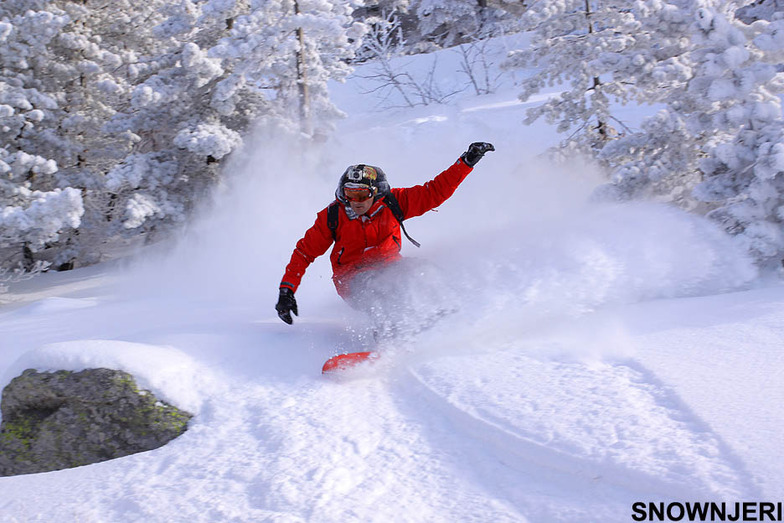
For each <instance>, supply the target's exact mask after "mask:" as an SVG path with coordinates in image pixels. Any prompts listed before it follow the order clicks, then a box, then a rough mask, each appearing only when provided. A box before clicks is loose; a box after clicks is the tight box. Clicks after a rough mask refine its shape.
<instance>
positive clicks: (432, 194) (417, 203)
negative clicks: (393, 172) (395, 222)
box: [392, 160, 473, 219]
mask: <svg viewBox="0 0 784 523" xmlns="http://www.w3.org/2000/svg"><path fill="white" fill-rule="evenodd" d="M472 170H473V169H472V168H471V167H469V166H467V165H466V164H464V163H463V161H462V160H457V161H456V162H455V163H453V164H452V165H451V166H450V167H449V168H448V169H447V170H445V171H443V172H442V173H441V174H439V175H438V176H436V177H435V178H433V179H432V180H430V181H429V182H427V183H425V184H424V185H416V186H414V187H408V188H405V189H392V192H393V193H394V194H395V197H396V198H397V200H398V202H400V208H401V210H402V211H403V217H404V219H408V218H413V217H415V216H421V215H422V214H425V213H426V212H427V211H429V210H431V209H435V208H436V207H438V206H439V205H441V204H442V203H444V202H445V201H447V200H448V199H449V198H450V197H451V196H452V195H453V194H454V193H455V191H456V190H457V187H458V186H459V185H460V184H461V183H462V182H463V180H465V178H466V176H468V173H470V172H471V171H472Z"/></svg>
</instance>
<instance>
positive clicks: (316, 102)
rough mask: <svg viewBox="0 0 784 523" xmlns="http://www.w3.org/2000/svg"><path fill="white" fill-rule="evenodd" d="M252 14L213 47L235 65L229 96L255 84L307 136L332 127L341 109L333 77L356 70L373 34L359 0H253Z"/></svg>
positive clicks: (274, 112)
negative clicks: (330, 87) (332, 96)
mask: <svg viewBox="0 0 784 523" xmlns="http://www.w3.org/2000/svg"><path fill="white" fill-rule="evenodd" d="M249 4H250V5H249V9H248V11H247V13H246V14H243V15H242V16H239V17H237V19H236V20H235V22H234V24H233V27H232V29H231V31H229V32H228V34H226V35H225V36H224V37H223V38H221V39H220V41H219V42H218V43H217V44H216V45H215V46H213V47H212V48H211V49H210V50H209V56H211V57H215V58H220V59H221V60H222V62H221V63H222V64H224V67H226V68H228V69H230V71H231V72H230V74H228V75H227V78H226V79H225V81H223V82H222V84H221V88H222V92H223V95H222V96H224V97H225V98H226V100H225V102H226V103H231V98H230V97H227V96H226V95H228V94H231V93H235V92H237V90H238V89H240V88H242V87H244V86H253V87H255V88H256V89H257V92H258V93H260V94H261V95H262V99H261V103H263V104H264V107H265V110H266V114H267V117H269V118H276V119H277V120H279V121H287V122H291V123H292V124H296V125H298V126H299V128H300V129H301V130H302V131H303V132H305V134H314V133H315V134H320V133H324V132H325V131H326V130H328V129H330V128H331V121H333V120H334V119H335V118H336V117H337V116H339V114H340V113H339V112H338V111H337V110H336V108H335V107H334V105H333V104H332V103H331V102H330V100H329V93H328V91H327V82H328V81H329V80H342V79H344V78H345V77H346V76H347V75H348V74H349V72H350V67H349V65H348V63H349V62H350V61H351V60H352V59H353V58H354V55H355V52H356V50H357V49H358V47H359V46H360V44H361V41H362V37H363V35H364V32H365V26H364V24H362V23H360V22H357V21H355V20H354V19H353V18H352V13H353V11H354V8H355V7H356V5H357V4H358V2H345V1H339V0H251V1H250V3H249Z"/></svg>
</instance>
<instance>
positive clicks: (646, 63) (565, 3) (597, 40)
mask: <svg viewBox="0 0 784 523" xmlns="http://www.w3.org/2000/svg"><path fill="white" fill-rule="evenodd" d="M680 3H681V2H679V1H678V0H671V1H667V0H639V1H635V2H628V1H626V0H554V1H548V2H534V3H533V4H531V5H530V7H529V8H528V10H527V11H526V12H525V14H524V15H523V17H522V19H523V23H524V25H525V26H526V27H527V28H528V29H529V30H530V31H531V34H532V41H531V46H530V48H528V49H524V50H519V51H516V52H513V53H512V54H511V55H510V58H509V60H508V61H507V63H506V66H507V67H508V68H521V69H524V70H526V71H529V74H528V77H527V78H526V79H525V80H524V81H523V82H522V87H523V91H522V92H521V93H520V99H521V100H522V101H528V100H530V99H531V98H532V97H534V96H535V95H537V94H539V93H540V92H541V91H542V89H544V88H546V87H552V86H554V85H559V86H563V88H564V90H563V91H562V92H561V93H559V94H558V95H555V96H553V97H551V98H549V99H548V100H546V101H545V102H543V103H541V104H539V105H537V106H535V107H533V108H532V109H530V110H529V112H528V116H527V119H526V122H527V123H532V122H534V121H536V120H537V119H539V118H545V119H546V120H547V121H548V122H550V123H555V124H557V129H558V131H559V132H562V133H569V135H568V137H567V138H566V139H565V140H564V142H563V143H562V147H563V148H564V149H566V150H568V151H571V153H587V154H590V155H595V154H597V153H598V151H600V150H601V149H602V148H603V147H604V146H605V145H606V144H607V143H608V142H609V141H610V140H611V139H612V138H614V137H615V136H616V135H617V134H618V132H624V131H625V130H626V129H625V125H624V123H623V122H622V121H620V120H619V119H618V118H617V117H616V116H615V114H614V113H613V104H614V103H626V102H629V101H636V102H638V103H645V102H648V101H649V100H650V96H651V93H653V92H656V91H657V90H658V89H661V88H662V86H666V85H668V84H672V83H673V82H675V83H677V82H679V81H682V80H681V79H680V76H681V71H680V70H679V64H678V62H677V57H678V56H679V55H681V54H682V53H683V52H684V51H685V49H686V46H687V45H688V42H686V41H685V40H684V38H683V33H682V32H680V31H681V30H682V29H683V27H685V21H684V19H683V13H682V11H681V6H680V5H679V4H680ZM531 71H532V72H531Z"/></svg>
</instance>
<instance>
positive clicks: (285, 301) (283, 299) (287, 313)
mask: <svg viewBox="0 0 784 523" xmlns="http://www.w3.org/2000/svg"><path fill="white" fill-rule="evenodd" d="M275 310H276V311H278V318H280V319H281V320H283V321H285V322H286V323H288V324H289V325H291V324H292V323H293V321H294V320H292V319H291V313H292V312H293V313H294V315H296V316H299V313H298V312H297V300H295V299H294V291H292V290H291V289H289V288H288V287H281V288H280V296H279V297H278V303H277V304H276V305H275Z"/></svg>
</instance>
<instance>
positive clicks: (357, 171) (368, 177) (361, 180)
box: [335, 163, 389, 203]
mask: <svg viewBox="0 0 784 523" xmlns="http://www.w3.org/2000/svg"><path fill="white" fill-rule="evenodd" d="M360 185H366V186H367V187H368V188H369V189H370V190H371V191H372V192H373V196H382V197H383V196H386V195H387V194H388V193H389V183H388V182H387V175H386V174H384V171H382V170H381V168H380V167H375V166H373V165H365V164H363V163H360V164H357V165H349V166H348V168H347V169H346V170H345V171H344V172H343V176H341V177H340V182H338V188H337V190H336V191H335V198H337V199H338V201H340V202H342V203H348V201H347V200H346V197H345V196H344V195H343V187H346V186H349V187H351V186H354V187H356V186H360Z"/></svg>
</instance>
